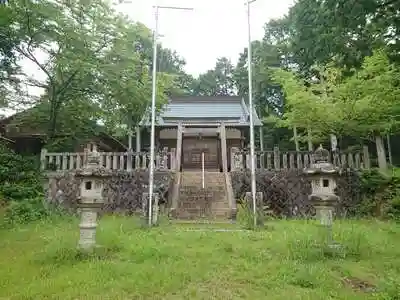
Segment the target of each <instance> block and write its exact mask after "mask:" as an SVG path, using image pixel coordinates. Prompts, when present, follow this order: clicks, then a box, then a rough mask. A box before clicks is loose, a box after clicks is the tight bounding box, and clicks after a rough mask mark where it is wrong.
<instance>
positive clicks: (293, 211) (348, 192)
mask: <svg viewBox="0 0 400 300" xmlns="http://www.w3.org/2000/svg"><path fill="white" fill-rule="evenodd" d="M231 180H232V188H233V192H234V195H235V198H236V199H237V201H238V202H239V203H240V202H241V201H242V200H244V199H245V194H246V192H250V191H251V174H250V171H249V170H243V171H235V172H231ZM336 180H337V189H336V194H337V195H338V196H339V197H340V201H339V203H338V206H337V209H336V214H337V215H339V216H347V215H352V214H353V213H354V212H355V210H356V209H357V205H358V204H359V203H360V201H361V195H360V190H359V181H360V175H359V173H358V172H357V171H343V172H342V173H341V174H340V175H339V176H337V178H336ZM256 186H257V191H258V192H262V193H263V205H264V206H266V207H268V211H269V213H270V214H272V215H274V216H277V217H289V218H290V217H292V218H296V217H311V216H313V215H314V214H315V210H314V208H313V206H312V205H311V203H310V201H309V199H308V195H310V193H311V184H310V181H309V179H308V178H307V177H306V176H304V174H303V171H302V170H280V171H273V170H264V171H261V170H257V172H256Z"/></svg>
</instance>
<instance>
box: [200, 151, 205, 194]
mask: <svg viewBox="0 0 400 300" xmlns="http://www.w3.org/2000/svg"><path fill="white" fill-rule="evenodd" d="M204 179H205V178H204V151H203V152H201V180H202V181H201V183H202V186H203V190H204V188H205V183H204Z"/></svg>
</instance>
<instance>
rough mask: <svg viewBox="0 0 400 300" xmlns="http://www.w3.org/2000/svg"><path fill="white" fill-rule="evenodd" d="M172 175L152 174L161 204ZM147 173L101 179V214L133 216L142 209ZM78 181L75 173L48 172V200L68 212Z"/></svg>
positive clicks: (72, 207)
mask: <svg viewBox="0 0 400 300" xmlns="http://www.w3.org/2000/svg"><path fill="white" fill-rule="evenodd" d="M173 178H174V174H173V173H171V172H170V171H156V172H155V174H154V185H155V192H157V193H159V195H160V203H166V202H167V201H168V193H169V191H170V188H171V187H172V183H173ZM148 179H149V174H148V172H147V171H141V170H138V171H133V172H127V171H119V170H115V171H113V173H112V176H111V177H109V178H106V179H103V180H104V186H105V187H104V190H103V196H104V198H105V205H104V209H103V211H104V212H117V213H118V212H120V213H126V214H132V213H135V212H140V211H141V210H142V193H143V192H147V191H148ZM81 180H82V179H81V178H76V177H75V173H74V172H51V173H47V180H45V183H44V190H45V191H46V198H47V200H48V201H49V202H50V203H52V204H56V205H61V206H63V207H65V208H67V209H70V210H72V211H73V210H75V209H76V204H77V198H78V197H79V194H80V189H79V186H80V182H81Z"/></svg>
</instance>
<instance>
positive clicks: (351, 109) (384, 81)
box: [333, 50, 400, 137]
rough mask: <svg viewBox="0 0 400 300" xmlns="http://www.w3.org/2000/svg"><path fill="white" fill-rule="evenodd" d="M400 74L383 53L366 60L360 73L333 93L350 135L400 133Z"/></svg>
mask: <svg viewBox="0 0 400 300" xmlns="http://www.w3.org/2000/svg"><path fill="white" fill-rule="evenodd" d="M399 80H400V71H399V69H398V67H396V66H395V65H394V64H392V63H390V61H389V58H388V56H387V54H386V53H385V52H384V51H383V50H379V51H376V52H374V55H372V56H371V57H367V58H366V59H365V60H364V63H363V64H362V66H361V68H360V70H357V71H356V72H355V74H354V75H353V76H351V77H349V78H346V79H345V80H344V81H343V82H342V83H340V84H339V85H338V86H337V87H336V90H335V92H334V93H333V95H334V98H335V101H337V105H338V106H340V109H341V111H342V116H343V119H342V126H343V128H344V130H345V131H347V133H348V134H352V135H355V136H356V135H359V136H364V137H369V136H371V137H373V136H376V135H380V134H384V133H387V132H390V131H393V130H397V129H398V126H399V121H400V118H399V113H400V90H399V89H398V84H399V82H400V81H399Z"/></svg>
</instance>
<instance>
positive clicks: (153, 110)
mask: <svg viewBox="0 0 400 300" xmlns="http://www.w3.org/2000/svg"><path fill="white" fill-rule="evenodd" d="M155 9H156V10H155V28H154V32H153V74H152V91H151V133H150V166H149V206H148V208H149V216H148V218H149V220H148V221H149V226H151V225H152V217H151V216H152V212H153V211H152V199H153V185H154V148H155V147H154V144H155V141H154V139H155V118H156V92H157V91H156V87H157V85H156V84H157V81H156V75H157V35H158V6H156V7H155Z"/></svg>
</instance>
